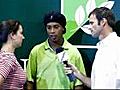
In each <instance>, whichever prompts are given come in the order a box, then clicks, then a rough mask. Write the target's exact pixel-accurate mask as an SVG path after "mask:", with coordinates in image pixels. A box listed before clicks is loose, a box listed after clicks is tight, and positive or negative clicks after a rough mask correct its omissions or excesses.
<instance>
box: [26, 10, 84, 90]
mask: <svg viewBox="0 0 120 90" xmlns="http://www.w3.org/2000/svg"><path fill="white" fill-rule="evenodd" d="M44 25H45V27H46V30H47V33H48V39H47V40H46V41H45V42H43V43H41V44H38V45H36V46H35V47H34V48H33V49H32V51H31V53H30V55H29V60H28V64H27V88H28V89H32V88H34V87H33V85H35V87H36V89H74V88H77V89H78V88H79V89H80V88H82V83H81V82H80V81H79V80H77V79H76V80H74V81H70V80H69V77H68V76H67V75H66V73H65V71H64V65H63V63H62V60H60V59H59V57H58V54H57V53H56V49H57V48H60V47H62V48H64V52H65V53H66V54H67V55H68V57H67V60H68V62H70V63H72V64H74V65H75V66H76V67H77V68H78V70H79V71H80V72H82V73H83V74H85V75H86V73H85V68H84V64H83V61H82V57H81V55H80V53H79V51H78V50H77V48H76V47H74V46H73V45H71V44H70V43H69V42H68V41H67V40H66V39H65V38H63V34H65V32H66V28H65V26H66V18H65V16H64V15H63V14H61V13H59V12H50V13H48V14H46V15H45V17H44Z"/></svg>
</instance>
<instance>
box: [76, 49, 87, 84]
mask: <svg viewBox="0 0 120 90" xmlns="http://www.w3.org/2000/svg"><path fill="white" fill-rule="evenodd" d="M75 66H76V67H77V69H78V70H79V71H80V72H81V73H82V74H84V75H85V76H86V72H85V67H84V63H83V59H82V56H81V54H80V52H79V51H76V56H75ZM82 84H83V83H82V82H81V81H80V80H78V79H77V80H76V83H75V86H77V85H82Z"/></svg>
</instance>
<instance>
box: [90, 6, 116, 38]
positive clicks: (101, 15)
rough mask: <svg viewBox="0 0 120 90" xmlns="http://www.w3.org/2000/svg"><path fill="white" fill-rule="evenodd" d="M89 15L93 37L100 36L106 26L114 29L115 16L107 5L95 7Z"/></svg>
mask: <svg viewBox="0 0 120 90" xmlns="http://www.w3.org/2000/svg"><path fill="white" fill-rule="evenodd" d="M88 17H89V22H90V25H91V27H92V28H91V32H92V36H93V37H100V34H101V32H102V31H103V30H104V29H105V28H106V26H107V27H109V28H112V29H113V28H114V26H115V16H114V14H113V13H112V11H111V10H110V9H108V8H106V7H100V8H95V9H94V10H93V11H92V12H91V13H90V14H89V16H88Z"/></svg>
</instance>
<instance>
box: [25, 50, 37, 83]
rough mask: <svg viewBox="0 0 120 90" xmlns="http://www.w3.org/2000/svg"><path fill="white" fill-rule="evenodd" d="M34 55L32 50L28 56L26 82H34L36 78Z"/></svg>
mask: <svg viewBox="0 0 120 90" xmlns="http://www.w3.org/2000/svg"><path fill="white" fill-rule="evenodd" d="M36 60H37V59H36V54H35V51H34V50H32V51H31V53H30V55H29V59H28V64H27V70H26V72H27V80H28V81H32V82H34V80H35V78H36V68H37V66H36V64H37V62H36Z"/></svg>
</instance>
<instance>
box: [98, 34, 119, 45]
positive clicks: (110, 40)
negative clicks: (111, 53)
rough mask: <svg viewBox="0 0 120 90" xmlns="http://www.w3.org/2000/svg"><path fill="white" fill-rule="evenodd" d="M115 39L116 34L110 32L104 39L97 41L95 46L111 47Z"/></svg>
mask: <svg viewBox="0 0 120 90" xmlns="http://www.w3.org/2000/svg"><path fill="white" fill-rule="evenodd" d="M116 37H117V34H116V33H115V32H112V33H110V34H109V35H108V36H107V37H106V38H104V39H103V40H101V41H99V42H98V43H97V46H108V45H111V44H112V43H113V42H114V40H115V38H116Z"/></svg>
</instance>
